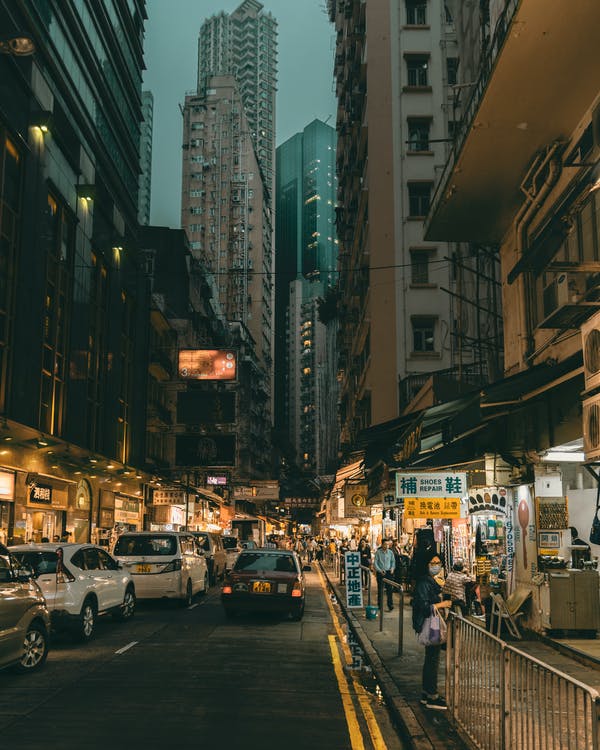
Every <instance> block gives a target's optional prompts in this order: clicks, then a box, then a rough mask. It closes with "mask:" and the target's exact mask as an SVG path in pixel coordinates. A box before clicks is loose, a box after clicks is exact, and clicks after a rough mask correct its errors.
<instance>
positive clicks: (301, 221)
mask: <svg viewBox="0 0 600 750" xmlns="http://www.w3.org/2000/svg"><path fill="white" fill-rule="evenodd" d="M335 138H336V136H335V130H334V129H333V128H332V127H330V126H329V125H327V124H325V123H324V122H321V121H320V120H314V121H313V122H312V123H310V124H309V125H307V126H306V128H304V130H303V131H302V132H301V133H297V134H296V135H294V136H293V137H292V138H290V139H289V140H288V141H286V142H285V143H283V144H282V145H281V146H280V147H279V148H278V149H277V159H276V165H277V166H276V169H277V179H276V186H277V187H276V193H275V195H276V206H277V229H276V255H277V261H276V267H277V291H276V302H275V317H276V323H275V330H276V343H275V373H276V384H275V400H276V413H275V424H276V429H277V432H278V434H279V435H281V436H285V438H286V439H287V441H288V443H289V445H290V446H291V448H292V452H293V455H294V458H295V461H296V463H297V464H298V466H299V467H301V468H302V469H304V470H306V471H310V472H313V473H316V474H322V473H326V472H328V471H330V470H331V464H332V462H333V461H334V460H335V458H336V456H337V442H336V438H335V435H336V431H337V419H336V416H337V399H336V384H337V381H336V366H335V363H336V357H335V325H336V324H335V321H334V320H329V321H327V322H324V321H323V320H322V319H321V316H320V313H319V310H320V307H321V302H320V301H321V300H322V299H324V298H325V296H326V295H327V290H328V289H330V288H331V287H333V286H334V284H335V282H336V267H337V239H336V235H335V228H334V218H335V197H336V187H337V184H336V182H337V181H336V177H335Z"/></svg>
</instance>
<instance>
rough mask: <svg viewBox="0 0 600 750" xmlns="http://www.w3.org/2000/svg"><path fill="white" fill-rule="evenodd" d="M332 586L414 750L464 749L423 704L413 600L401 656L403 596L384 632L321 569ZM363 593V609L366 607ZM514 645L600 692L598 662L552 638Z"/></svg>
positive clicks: (329, 571) (438, 714)
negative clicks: (581, 656) (349, 603)
mask: <svg viewBox="0 0 600 750" xmlns="http://www.w3.org/2000/svg"><path fill="white" fill-rule="evenodd" d="M322 569H323V572H324V573H325V575H326V577H327V579H328V581H329V585H330V586H331V588H332V590H333V592H334V593H335V596H336V597H337V601H338V603H339V606H340V607H341V609H342V611H343V612H344V614H345V616H346V618H347V619H348V621H349V622H350V625H351V626H352V628H353V630H354V633H355V635H356V638H357V640H358V641H359V643H360V646H361V648H362V649H363V651H364V652H365V656H366V658H367V660H368V661H369V663H370V665H371V667H372V668H373V673H374V676H375V678H376V680H377V682H378V683H379V686H380V688H381V691H382V693H383V696H384V698H385V701H386V704H387V705H388V707H389V708H390V710H391V713H392V715H393V716H394V718H395V719H396V721H397V722H398V723H399V725H400V726H401V728H402V729H403V730H404V732H405V734H406V739H407V740H408V741H409V742H410V745H411V747H412V748H414V750H455V749H456V750H458V749H459V748H460V749H463V748H465V747H466V745H465V744H464V743H463V742H462V740H461V738H460V737H459V735H458V733H457V732H456V731H455V730H454V728H453V726H452V725H451V724H450V722H449V720H448V714H447V712H446V711H434V710H430V709H426V708H425V707H424V706H422V705H421V703H420V702H419V699H420V697H421V673H422V667H423V659H424V650H423V647H422V646H421V645H420V644H419V643H418V642H417V639H416V635H415V633H414V631H413V628H412V609H411V606H410V596H409V595H406V596H405V603H404V609H403V611H402V615H403V617H402V623H403V634H402V635H403V638H402V641H403V644H402V646H403V647H402V655H401V656H399V655H398V643H399V629H400V628H399V623H400V618H399V615H400V608H399V604H398V600H399V595H398V594H395V595H394V603H395V606H394V610H393V611H392V612H388V611H387V608H385V610H384V612H383V628H382V629H381V621H380V616H381V614H382V613H381V612H379V613H378V617H377V619H375V620H367V618H366V614H365V609H364V607H363V608H362V609H351V610H348V609H347V608H346V606H345V597H346V590H345V586H343V585H341V584H340V583H339V577H337V576H336V574H335V572H334V570H333V568H331V567H330V566H328V565H326V564H323V566H322ZM371 596H372V600H371V602H372V604H377V601H376V599H377V584H376V582H375V578H374V577H372V580H371ZM366 603H367V601H366V594H365V605H366ZM511 645H512V646H514V647H515V648H517V649H519V650H520V651H523V652H524V653H525V654H527V655H529V656H532V657H534V658H535V659H538V660H539V661H540V662H543V663H544V664H546V665H548V666H549V667H551V668H553V669H556V670H559V671H561V672H564V673H565V674H567V675H569V676H571V677H574V678H575V679H577V680H579V681H580V682H583V683H585V684H587V685H589V686H591V687H593V688H595V689H596V690H598V691H599V692H600V663H599V664H598V666H596V665H595V664H594V663H593V662H591V661H590V662H586V663H582V662H581V660H578V659H577V655H576V654H574V653H572V652H570V651H569V650H566V649H561V650H558V649H557V647H556V645H555V644H552V642H551V641H550V640H549V639H542V640H540V639H539V638H536V637H532V638H531V639H527V638H525V639H524V640H522V641H513V642H511ZM444 684H445V659H444V658H443V655H442V658H441V659H440V674H439V687H440V692H441V693H442V694H444Z"/></svg>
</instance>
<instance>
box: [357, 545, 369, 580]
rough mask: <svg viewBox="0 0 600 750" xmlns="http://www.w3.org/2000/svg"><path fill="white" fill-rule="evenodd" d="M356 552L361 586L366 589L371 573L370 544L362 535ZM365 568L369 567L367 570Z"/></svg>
mask: <svg viewBox="0 0 600 750" xmlns="http://www.w3.org/2000/svg"><path fill="white" fill-rule="evenodd" d="M358 553H359V555H360V564H361V569H360V574H361V579H362V586H363V589H366V588H367V585H368V583H369V576H370V575H371V570H370V568H371V546H370V544H369V543H368V542H367V540H366V539H365V538H364V537H363V538H362V539H361V540H360V542H359V543H358ZM365 568H369V570H365Z"/></svg>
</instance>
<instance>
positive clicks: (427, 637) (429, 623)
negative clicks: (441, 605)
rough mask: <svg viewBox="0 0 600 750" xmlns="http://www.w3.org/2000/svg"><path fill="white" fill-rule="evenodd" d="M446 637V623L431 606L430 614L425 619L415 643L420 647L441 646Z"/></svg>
mask: <svg viewBox="0 0 600 750" xmlns="http://www.w3.org/2000/svg"><path fill="white" fill-rule="evenodd" d="M447 635H448V629H447V626H446V621H445V620H444V618H443V617H442V616H441V615H440V613H439V612H438V611H437V609H436V608H435V607H433V606H432V607H431V614H430V615H429V617H426V618H425V621H424V622H423V627H422V628H421V631H420V633H419V635H418V636H417V641H418V642H419V643H420V644H421V646H441V645H442V643H446V638H447Z"/></svg>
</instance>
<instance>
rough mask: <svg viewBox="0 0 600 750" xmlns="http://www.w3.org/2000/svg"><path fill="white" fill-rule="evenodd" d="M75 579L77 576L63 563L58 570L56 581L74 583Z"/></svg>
mask: <svg viewBox="0 0 600 750" xmlns="http://www.w3.org/2000/svg"><path fill="white" fill-rule="evenodd" d="M74 580H75V576H74V575H73V574H72V573H71V572H69V571H68V570H67V568H65V566H64V565H61V566H60V567H59V568H58V569H57V571H56V583H72V582H73V581H74Z"/></svg>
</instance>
